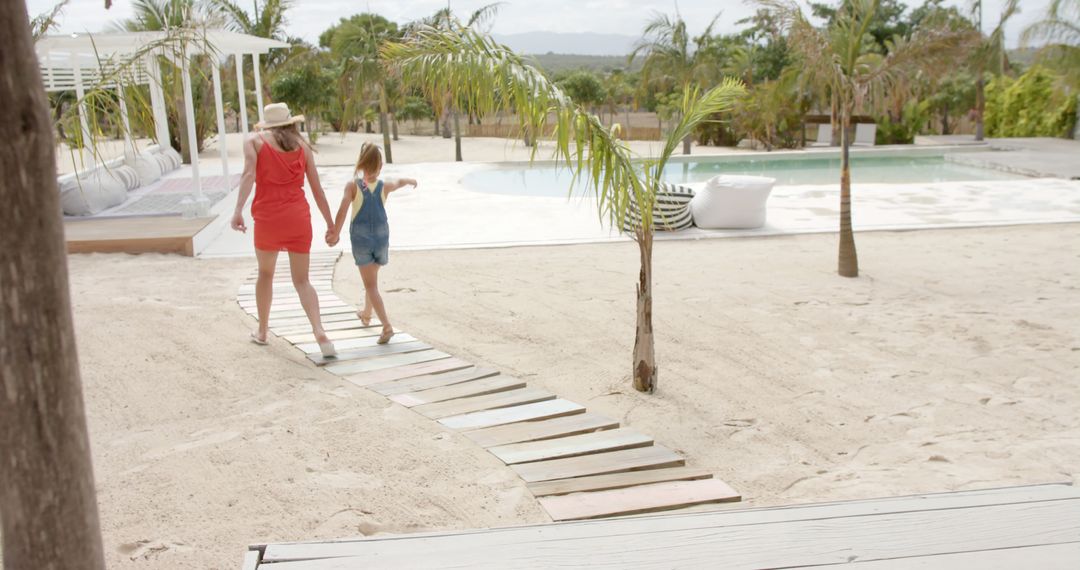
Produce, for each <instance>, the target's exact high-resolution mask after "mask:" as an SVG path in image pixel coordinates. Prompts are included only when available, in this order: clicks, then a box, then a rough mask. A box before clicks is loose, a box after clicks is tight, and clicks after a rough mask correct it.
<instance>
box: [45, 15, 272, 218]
mask: <svg viewBox="0 0 1080 570" xmlns="http://www.w3.org/2000/svg"><path fill="white" fill-rule="evenodd" d="M181 38H182V41H181ZM35 47H36V50H37V56H38V61H39V62H40V64H41V76H42V80H43V82H44V84H45V90H46V91H50V92H55V91H72V90H74V91H75V93H76V96H77V97H78V100H79V124H80V129H81V130H82V136H83V140H84V141H89V140H91V138H90V137H91V133H90V127H89V124H88V123H87V119H86V117H87V113H86V102H85V96H86V90H87V88H91V89H115V90H116V91H117V94H118V95H119V97H118V99H119V101H120V118H121V121H122V123H123V126H124V129H123V130H124V154H125V156H129V157H130V158H132V159H133V158H134V156H135V147H134V143H133V142H132V141H131V136H130V131H131V128H130V123H129V121H128V109H127V105H126V102H125V99H124V97H123V93H124V86H125V85H148V86H149V88H150V103H151V107H152V109H153V113H154V128H155V134H156V138H157V141H158V144H159V145H167V144H169V122H168V118H167V116H166V111H165V94H164V91H163V90H162V87H161V68H160V62H161V60H162V58H164V59H166V60H168V61H169V62H171V63H172V64H173V65H175V66H176V67H177V68H179V69H180V73H181V77H182V80H183V89H184V102H185V105H184V109H185V115H186V116H185V117H184V120H185V123H186V125H187V136H188V147H189V148H190V149H191V153H190V154H191V170H192V179H193V182H194V185H195V192H196V196H197V197H198V198H202V184H201V183H200V181H199V156H198V152H197V150H196V149H197V148H198V140H197V138H196V135H195V110H194V103H193V101H192V96H191V72H190V61H191V58H192V57H193V56H196V55H210V56H211V59H212V61H213V62H214V64H213V65H211V68H212V75H213V83H214V105H215V108H216V111H217V126H218V137H219V139H220V140H219V142H218V146H219V148H220V151H221V172H222V175H224V176H225V177H226V179H228V175H229V161H228V146H227V145H226V139H225V109H224V104H223V102H222V95H221V66H222V62H223V61H224V60H225V58H227V57H228V56H230V55H232V56H234V59H235V62H236V81H237V84H238V87H239V89H238V91H239V94H240V96H239V99H240V100H239V103H240V106H239V111H240V125H241V133H246V132H247V131H248V117H247V105H246V103H245V100H244V71H243V70H244V67H243V61H244V56H245V55H250V56H251V58H252V63H253V68H254V70H255V101H256V103H257V107H258V109H259V120H260V121H261V120H262V118H263V116H262V115H263V100H262V99H263V98H262V77H261V74H260V69H259V56H260V55H262V54H265V53H268V52H269V51H270V50H271V49H275V48H287V47H290V46H289V44H287V43H285V42H281V41H277V40H272V39H267V38H260V37H257V36H249V35H245V34H239V33H236V32H230V31H226V30H191V31H184V32H181V33H178V32H177V31H173V32H172V33H171V34H170V33H167V32H103V33H98V34H89V33H87V34H70V35H52V36H46V37H44V38H41V39H40V40H38V42H37V44H36V46H35ZM118 70H121V72H120V73H118ZM119 75H122V76H123V79H122V80H120V81H116V80H115V79H116V77H118V76H119ZM84 148H85V145H84ZM84 152H85V151H84ZM91 160H93V159H92V158H91ZM84 162H85V158H84Z"/></svg>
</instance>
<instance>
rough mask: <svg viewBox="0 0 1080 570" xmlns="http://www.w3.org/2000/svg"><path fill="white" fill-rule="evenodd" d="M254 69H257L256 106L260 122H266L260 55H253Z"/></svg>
mask: <svg viewBox="0 0 1080 570" xmlns="http://www.w3.org/2000/svg"><path fill="white" fill-rule="evenodd" d="M251 63H252V67H254V68H255V104H256V105H257V106H258V108H259V122H260V123H261V122H262V121H263V120H264V117H263V100H262V75H261V74H260V73H259V54H257V53H253V54H251Z"/></svg>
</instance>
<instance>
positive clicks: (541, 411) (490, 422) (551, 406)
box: [439, 398, 585, 430]
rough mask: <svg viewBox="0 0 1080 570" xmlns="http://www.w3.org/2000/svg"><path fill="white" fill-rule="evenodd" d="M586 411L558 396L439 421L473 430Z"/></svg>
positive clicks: (580, 406) (454, 426)
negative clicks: (542, 400) (552, 398)
mask: <svg viewBox="0 0 1080 570" xmlns="http://www.w3.org/2000/svg"><path fill="white" fill-rule="evenodd" d="M584 412H585V406H582V405H581V404H576V403H574V402H571V401H569V400H563V399H562V398H556V399H554V400H548V401H546V402H537V403H535V404H525V405H523V406H514V407H512V408H500V409H498V410H485V411H483V412H474V413H471V414H463V415H460V416H450V417H448V418H443V419H441V420H439V423H440V424H442V425H444V426H446V427H448V428H450V429H456V430H471V429H481V428H488V427H493V426H498V425H504V424H512V423H517V422H528V421H532V420H544V419H548V418H557V417H560V416H569V415H573V414H581V413H584Z"/></svg>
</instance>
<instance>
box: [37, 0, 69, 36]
mask: <svg viewBox="0 0 1080 570" xmlns="http://www.w3.org/2000/svg"><path fill="white" fill-rule="evenodd" d="M69 2H71V0H61V1H60V2H57V3H56V5H54V6H53V7H52V8H50V9H49V10H48V11H47V12H42V13H41V14H38V15H37V16H34V19H33V20H30V36H31V39H33V40H34V42H37V41H38V40H39V39H41V37H42V36H44V35H45V34H47V33H49V32H51V31H52V30H53V28H55V27H56V25H57V19H58V18H59V17H60V16H61V15H62V14H63V13H64V8H66V7H67V5H68V3H69Z"/></svg>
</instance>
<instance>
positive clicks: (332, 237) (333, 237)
mask: <svg viewBox="0 0 1080 570" xmlns="http://www.w3.org/2000/svg"><path fill="white" fill-rule="evenodd" d="M339 239H341V238H340V237H338V233H337V232H335V231H334V230H326V245H328V246H330V247H334V246H335V245H337V243H338V240H339Z"/></svg>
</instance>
